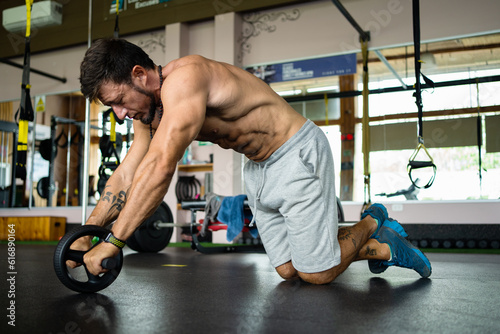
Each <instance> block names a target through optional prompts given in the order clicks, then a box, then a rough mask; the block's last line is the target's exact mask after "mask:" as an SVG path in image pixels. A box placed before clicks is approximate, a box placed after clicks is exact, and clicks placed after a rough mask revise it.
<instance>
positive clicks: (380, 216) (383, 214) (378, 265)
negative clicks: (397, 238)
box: [361, 203, 408, 274]
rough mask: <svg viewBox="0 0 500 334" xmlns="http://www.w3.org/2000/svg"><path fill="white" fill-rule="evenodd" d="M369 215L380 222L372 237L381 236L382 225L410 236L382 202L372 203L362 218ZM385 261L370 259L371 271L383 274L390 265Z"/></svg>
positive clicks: (402, 234) (403, 235)
mask: <svg viewBox="0 0 500 334" xmlns="http://www.w3.org/2000/svg"><path fill="white" fill-rule="evenodd" d="M368 215H370V216H371V217H373V218H374V219H376V220H377V222H378V224H379V225H378V227H377V230H376V231H375V233H373V234H372V235H371V237H370V238H372V239H378V238H379V235H378V232H379V230H380V227H381V226H387V227H390V228H392V229H393V230H394V231H396V232H397V233H399V234H400V235H401V236H402V237H403V238H406V237H407V236H408V234H407V233H406V231H405V230H404V229H403V227H402V226H401V225H400V224H399V223H398V222H397V221H396V220H393V219H391V218H389V214H388V213H387V209H386V208H385V206H383V205H382V204H380V203H374V204H372V205H371V206H370V207H369V208H368V209H366V210H365V211H364V212H363V214H362V215H361V219H363V218H365V217H366V216H368ZM384 262H385V261H380V260H368V268H370V271H371V272H372V273H374V274H381V273H383V272H384V271H385V270H386V269H387V268H388V267H389V266H388V265H387V264H385V263H384Z"/></svg>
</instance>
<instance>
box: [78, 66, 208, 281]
mask: <svg viewBox="0 0 500 334" xmlns="http://www.w3.org/2000/svg"><path fill="white" fill-rule="evenodd" d="M209 78H210V76H209V75H204V73H203V69H202V68H200V67H198V66H197V65H187V66H184V67H182V68H179V69H176V70H175V71H172V72H171V73H170V74H169V75H168V77H167V78H166V80H165V82H164V85H163V88H162V95H161V96H162V101H163V106H164V112H163V117H162V120H161V122H160V125H159V127H158V129H157V131H156V133H155V135H154V138H153V140H152V141H151V145H150V146H149V150H148V152H147V154H146V155H145V156H144V159H143V160H142V162H141V163H140V164H139V166H138V167H137V171H136V172H135V175H134V179H133V182H132V185H131V187H130V191H129V193H128V196H127V203H126V205H125V206H124V207H123V208H122V210H121V211H120V213H119V215H118V219H117V220H116V222H115V224H114V225H113V229H112V231H113V234H114V236H115V237H116V238H118V239H120V240H127V239H128V238H129V237H130V236H131V235H132V233H133V232H134V231H135V230H136V229H137V228H138V227H139V226H140V225H141V223H142V222H143V221H144V220H145V219H147V218H148V217H149V216H151V215H152V214H153V213H154V212H155V210H156V209H157V207H158V206H159V205H160V204H161V202H162V201H163V198H164V196H165V194H166V193H167V190H168V187H169V185H170V183H171V181H172V178H173V175H174V173H175V170H176V167H177V162H178V161H179V160H180V159H181V158H182V155H183V154H184V151H185V150H186V148H187V147H188V146H189V144H191V142H192V141H193V140H194V139H195V138H196V136H197V135H198V133H199V131H200V129H201V127H202V125H203V123H204V121H205V114H206V104H207V97H208V90H209ZM118 252H119V250H118V248H117V247H115V246H114V245H111V244H107V243H101V244H100V245H98V247H94V248H93V249H92V250H91V251H89V252H88V253H87V254H86V255H85V263H86V264H87V269H88V270H89V271H90V272H91V273H93V274H95V275H97V274H98V273H100V272H102V267H101V262H102V260H103V259H104V258H107V257H113V256H116V255H117V254H118Z"/></svg>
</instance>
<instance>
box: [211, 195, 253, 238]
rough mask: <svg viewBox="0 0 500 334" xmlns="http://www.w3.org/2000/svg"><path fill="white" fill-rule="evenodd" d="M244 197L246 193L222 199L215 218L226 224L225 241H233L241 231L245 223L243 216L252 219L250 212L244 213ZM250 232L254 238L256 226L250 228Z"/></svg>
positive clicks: (245, 197)
mask: <svg viewBox="0 0 500 334" xmlns="http://www.w3.org/2000/svg"><path fill="white" fill-rule="evenodd" d="M246 199H247V195H238V196H228V197H224V198H223V199H222V204H221V206H220V209H219V213H218V215H217V220H218V221H220V222H221V223H223V224H226V225H227V235H226V239H227V241H233V239H234V238H236V236H238V234H240V233H241V230H243V227H244V225H245V218H247V219H248V220H251V219H252V214H251V213H247V214H246V213H245V210H244V202H245V200H246ZM250 233H251V234H252V236H253V237H254V238H256V237H257V236H258V235H259V233H258V231H257V229H256V228H253V229H250Z"/></svg>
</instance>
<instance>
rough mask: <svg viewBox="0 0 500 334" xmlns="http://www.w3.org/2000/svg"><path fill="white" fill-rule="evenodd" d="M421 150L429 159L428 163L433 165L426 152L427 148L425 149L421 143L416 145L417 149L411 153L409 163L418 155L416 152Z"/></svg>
mask: <svg viewBox="0 0 500 334" xmlns="http://www.w3.org/2000/svg"><path fill="white" fill-rule="evenodd" d="M421 149H424V152H425V154H427V157H428V158H429V160H430V162H432V163H434V160H433V159H432V157H431V155H430V153H429V151H427V148H426V147H425V145H424V144H423V143H419V144H418V145H417V148H416V149H415V151H413V154H412V155H411V157H410V161H413V160H415V158H416V157H417V155H418V152H420V150H421Z"/></svg>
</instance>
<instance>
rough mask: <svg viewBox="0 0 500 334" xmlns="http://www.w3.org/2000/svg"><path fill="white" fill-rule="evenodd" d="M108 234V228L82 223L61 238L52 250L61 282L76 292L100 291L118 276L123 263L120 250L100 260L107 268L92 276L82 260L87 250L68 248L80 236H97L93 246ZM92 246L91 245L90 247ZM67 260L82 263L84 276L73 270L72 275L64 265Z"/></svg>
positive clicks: (70, 270)
mask: <svg viewBox="0 0 500 334" xmlns="http://www.w3.org/2000/svg"><path fill="white" fill-rule="evenodd" d="M108 234H109V230H107V229H105V228H103V227H99V226H93V225H84V226H79V227H77V228H75V229H74V230H72V231H71V232H69V233H67V234H66V235H64V236H63V237H62V238H61V240H60V241H59V243H58V244H57V247H56V250H55V252H54V270H55V272H56V275H57V277H58V278H59V280H60V281H61V283H62V284H64V285H65V286H66V287H67V288H69V289H71V290H73V291H76V292H83V293H91V292H97V291H100V290H102V289H104V288H106V287H108V286H109V285H110V284H111V283H113V282H114V280H115V279H116V278H117V277H118V274H119V273H120V270H121V268H122V265H123V252H122V250H120V253H119V254H118V255H117V256H115V257H113V258H107V259H104V260H103V261H102V263H101V266H102V267H103V268H105V269H108V271H107V272H105V273H104V274H101V275H99V276H94V275H92V274H91V273H90V272H89V271H88V270H87V267H86V266H85V263H84V262H83V256H84V255H85V254H86V253H87V252H88V251H87V252H86V251H77V250H72V249H70V246H71V245H72V244H73V242H75V241H76V240H77V239H79V238H81V237H84V236H93V237H97V239H98V241H97V242H96V243H95V244H94V246H95V245H97V244H99V243H101V242H102V241H103V240H104V239H105V238H106V236H107V235H108ZM94 246H92V248H93V247H94ZM92 248H91V249H92ZM67 260H72V261H75V262H77V263H82V266H83V268H84V269H85V273H86V277H83V278H81V277H78V275H76V274H75V273H74V272H73V275H72V269H70V268H68V267H67V266H66V261H67ZM73 271H74V270H73ZM81 276H85V275H81Z"/></svg>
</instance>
